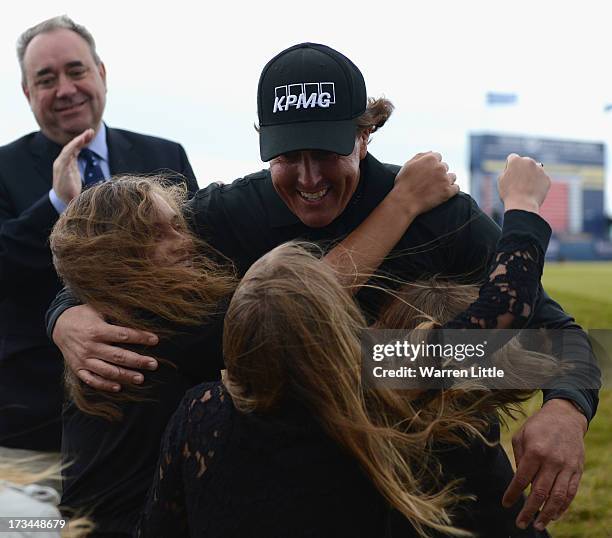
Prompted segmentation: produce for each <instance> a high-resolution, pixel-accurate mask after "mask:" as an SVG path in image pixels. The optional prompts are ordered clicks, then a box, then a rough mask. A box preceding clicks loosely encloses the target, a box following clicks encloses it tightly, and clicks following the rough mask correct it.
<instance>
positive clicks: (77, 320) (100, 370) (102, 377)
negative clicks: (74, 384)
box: [53, 305, 158, 392]
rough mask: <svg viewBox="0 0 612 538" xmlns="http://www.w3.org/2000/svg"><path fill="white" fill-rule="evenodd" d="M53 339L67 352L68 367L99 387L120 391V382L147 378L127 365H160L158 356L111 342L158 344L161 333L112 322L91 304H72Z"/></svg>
mask: <svg viewBox="0 0 612 538" xmlns="http://www.w3.org/2000/svg"><path fill="white" fill-rule="evenodd" d="M53 341H54V342H55V344H56V345H57V346H58V347H59V348H60V350H61V352H62V354H63V355H64V360H65V361H66V364H67V365H68V368H70V369H71V370H72V371H73V372H74V373H75V374H76V375H77V377H78V378H79V379H80V380H81V381H83V382H85V383H87V384H88V385H90V386H91V387H93V388H95V389H98V390H106V391H112V392H117V391H119V390H121V385H120V384H119V383H136V384H138V383H142V382H143V376H142V374H141V373H140V372H135V371H133V370H128V369H127V368H139V369H143V370H155V369H156V368H157V361H156V360H155V359H154V358H152V357H146V356H143V355H139V354H138V353H134V352H133V351H128V350H126V349H122V348H120V347H117V346H114V345H111V344H114V343H121V344H144V345H148V346H152V345H155V344H157V342H158V338H157V336H155V335H154V334H152V333H149V332H145V331H139V330H136V329H128V328H126V327H119V326H116V325H110V324H108V323H106V322H105V321H104V320H103V319H102V317H101V316H100V315H99V314H98V313H97V312H96V311H95V310H94V309H93V308H91V307H90V306H88V305H80V306H74V307H72V308H69V309H68V310H66V311H65V312H64V313H63V314H62V315H61V316H60V317H59V318H58V319H57V321H56V323H55V328H54V329H53ZM123 367H126V368H123Z"/></svg>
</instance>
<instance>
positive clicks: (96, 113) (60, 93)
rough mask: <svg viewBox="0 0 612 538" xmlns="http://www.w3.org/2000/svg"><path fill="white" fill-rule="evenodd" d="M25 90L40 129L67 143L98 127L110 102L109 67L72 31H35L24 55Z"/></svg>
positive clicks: (58, 141) (48, 135)
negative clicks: (106, 68) (34, 35)
mask: <svg viewBox="0 0 612 538" xmlns="http://www.w3.org/2000/svg"><path fill="white" fill-rule="evenodd" d="M23 64H24V66H23V67H24V75H25V82H24V84H23V92H24V93H25V96H26V98H27V99H28V101H29V103H30V107H31V108H32V112H33V113H34V116H35V118H36V121H37V122H38V125H40V128H41V130H42V132H43V133H44V134H45V135H46V136H47V137H49V138H50V139H51V140H53V141H54V142H57V143H58V144H62V145H64V144H66V143H67V142H69V141H70V140H72V139H73V138H74V137H75V136H76V135H78V134H80V133H82V132H83V131H84V130H85V129H88V128H92V129H97V128H98V126H99V125H100V121H101V119H102V113H103V112H104V104H105V101H106V71H105V69H104V64H102V63H100V64H99V65H96V62H95V61H94V59H93V57H92V55H91V50H90V48H89V45H88V44H87V42H86V41H85V40H84V39H83V38H82V37H81V36H80V35H78V34H76V33H75V32H73V31H71V30H66V29H60V30H54V31H52V32H48V33H43V34H39V35H37V36H36V37H35V38H34V39H32V41H30V43H29V44H28V47H27V49H26V52H25V56H24V61H23Z"/></svg>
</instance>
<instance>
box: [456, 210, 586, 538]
mask: <svg viewBox="0 0 612 538" xmlns="http://www.w3.org/2000/svg"><path fill="white" fill-rule="evenodd" d="M464 217H465V220H464V222H467V223H468V224H467V225H465V226H464V227H463V228H462V229H461V231H460V232H459V233H458V234H457V237H456V243H457V245H461V246H459V247H458V249H457V250H458V253H459V255H458V256H457V264H456V266H457V267H458V270H457V272H458V273H459V274H461V273H462V274H470V275H471V276H472V277H475V278H481V277H482V274H483V271H484V270H486V268H487V267H488V262H489V260H490V256H491V254H492V248H493V247H492V245H494V242H495V241H497V238H498V235H499V227H498V226H497V225H496V224H495V223H493V221H492V220H491V219H489V218H488V217H487V216H485V215H484V214H483V213H482V211H481V210H480V208H479V207H478V206H477V205H476V203H475V202H473V201H472V203H471V207H470V208H469V211H468V214H467V215H464ZM484 260H487V261H486V262H484ZM528 327H530V328H536V327H546V328H558V329H563V330H564V331H567V332H568V337H569V336H570V335H571V340H572V341H573V345H572V346H565V353H564V355H563V356H562V357H561V358H562V359H563V360H566V361H568V362H570V363H571V364H574V365H575V364H581V363H582V364H584V357H585V350H590V344H589V342H588V339H587V336H586V334H585V333H584V331H583V330H582V329H581V328H580V326H578V325H577V324H576V323H575V322H574V320H573V319H572V318H571V317H570V316H568V315H567V314H566V313H565V312H564V311H563V309H562V308H561V307H560V306H559V305H558V304H557V303H556V302H554V301H553V300H551V299H550V297H548V295H547V294H546V293H545V292H544V291H543V289H540V295H539V299H538V303H537V306H536V308H535V311H534V315H533V317H532V319H531V320H530V322H529V325H528ZM589 364H590V366H591V367H592V364H594V363H589ZM590 372H591V374H590V377H591V383H592V382H593V375H592V374H593V370H592V369H591V370H590ZM596 373H598V371H597V372H596ZM595 377H596V376H595ZM557 384H558V386H557V387H555V388H553V389H550V390H547V391H546V392H545V395H544V397H545V402H544V405H543V406H542V408H541V409H540V410H539V411H537V412H536V413H535V414H534V415H533V416H531V417H530V418H529V419H528V420H527V422H526V423H525V424H524V425H523V427H522V428H521V429H520V430H519V431H518V432H517V433H516V434H515V436H514V438H513V446H514V452H515V460H516V463H517V473H516V474H515V477H514V480H513V481H512V483H511V484H510V485H509V487H508V489H507V491H506V495H505V496H504V504H505V505H506V506H510V505H512V504H514V502H516V500H517V499H518V498H519V496H520V494H521V493H522V492H523V491H524V490H525V489H526V488H527V486H529V484H531V485H532V488H531V493H530V495H529V498H528V500H527V502H526V503H525V506H524V508H523V510H522V511H521V513H520V514H519V516H518V518H517V525H518V526H520V527H526V526H527V525H528V524H529V522H530V521H531V519H532V518H533V516H534V515H535V513H536V511H537V510H538V509H540V508H541V507H542V512H541V513H540V515H539V516H538V520H537V521H536V526H537V527H538V528H544V527H545V526H546V525H547V524H548V523H549V521H550V520H551V519H552V518H557V517H559V516H560V515H561V514H562V513H563V512H564V511H565V510H566V509H567V508H568V506H569V505H570V503H571V501H572V499H573V498H574V496H575V494H576V491H577V488H578V483H579V481H580V477H581V475H582V466H583V464H584V440H583V436H584V433H585V432H586V427H587V419H590V418H592V417H593V416H594V414H595V411H596V408H597V392H598V391H597V389H591V388H587V387H588V385H585V384H584V378H583V377H582V376H581V375H579V376H577V377H576V376H566V377H564V378H563V379H560V380H558V381H557ZM572 402H575V403H576V404H577V405H578V406H580V408H581V409H583V410H584V414H583V413H582V412H581V411H579V410H578V409H577V408H576V407H575V406H574V405H573V403H572ZM583 406H584V407H583ZM546 499H548V501H546Z"/></svg>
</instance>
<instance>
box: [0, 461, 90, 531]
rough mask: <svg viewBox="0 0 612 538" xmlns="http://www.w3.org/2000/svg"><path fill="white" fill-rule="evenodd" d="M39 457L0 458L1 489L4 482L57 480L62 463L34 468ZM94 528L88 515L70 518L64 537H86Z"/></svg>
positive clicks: (23, 484) (20, 482) (64, 529)
mask: <svg viewBox="0 0 612 538" xmlns="http://www.w3.org/2000/svg"><path fill="white" fill-rule="evenodd" d="M38 460H39V458H38V457H37V456H33V457H31V458H24V459H22V460H18V461H15V460H5V459H2V458H0V491H1V490H2V488H3V485H2V482H3V481H4V482H8V483H12V484H16V485H19V486H29V485H31V484H37V483H39V482H43V481H45V480H49V479H51V480H57V479H59V477H60V470H61V468H60V465H59V464H57V465H51V466H49V467H47V468H46V469H43V470H33V466H34V467H37V466H38V463H39V461H38ZM93 529H94V524H93V523H92V521H91V520H90V519H88V518H87V517H78V516H75V517H73V518H70V521H69V522H68V525H66V527H65V528H63V529H62V530H61V537H62V538H85V537H86V536H88V535H89V534H90V533H91V531H92V530H93Z"/></svg>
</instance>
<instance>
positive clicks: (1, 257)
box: [0, 192, 57, 298]
mask: <svg viewBox="0 0 612 538" xmlns="http://www.w3.org/2000/svg"><path fill="white" fill-rule="evenodd" d="M56 220H57V211H55V209H54V208H53V206H52V205H51V202H50V201H49V196H48V195H47V194H45V195H44V196H43V197H42V198H40V199H39V200H37V201H36V202H35V203H34V204H32V206H30V207H29V208H28V209H26V210H25V211H23V212H22V213H21V214H20V215H17V216H16V215H14V214H12V209H11V208H10V205H9V198H8V195H7V196H5V195H4V194H3V193H2V192H0V298H2V297H4V296H6V294H7V293H8V292H9V291H10V290H14V289H15V286H19V285H26V284H27V282H28V281H30V282H31V279H32V278H36V276H35V275H36V272H37V271H40V270H43V271H44V270H49V268H51V267H52V261H51V251H50V250H49V245H48V240H49V233H50V232H51V228H52V227H53V225H54V224H55V221H56Z"/></svg>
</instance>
